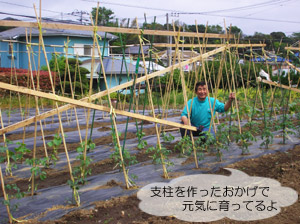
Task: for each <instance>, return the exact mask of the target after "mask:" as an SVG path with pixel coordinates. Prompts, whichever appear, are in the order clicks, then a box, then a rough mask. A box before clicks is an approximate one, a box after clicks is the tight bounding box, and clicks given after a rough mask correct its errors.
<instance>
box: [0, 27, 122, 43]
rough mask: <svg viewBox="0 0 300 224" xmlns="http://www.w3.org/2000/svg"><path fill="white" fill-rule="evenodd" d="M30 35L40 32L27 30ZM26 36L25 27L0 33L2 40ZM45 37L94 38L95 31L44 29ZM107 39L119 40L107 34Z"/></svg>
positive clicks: (102, 34)
mask: <svg viewBox="0 0 300 224" xmlns="http://www.w3.org/2000/svg"><path fill="white" fill-rule="evenodd" d="M27 32H28V35H29V34H30V33H31V36H38V35H39V30H38V29H36V28H31V29H27ZM25 35H26V32H25V27H17V28H13V29H9V30H6V31H3V32H1V33H0V39H2V40H3V39H16V38H18V37H24V36H25ZM98 35H99V36H101V37H103V38H104V37H105V33H104V32H98ZM43 36H74V37H93V31H86V30H64V29H43ZM106 38H108V39H110V40H112V39H117V36H115V35H113V34H110V33H107V35H106Z"/></svg>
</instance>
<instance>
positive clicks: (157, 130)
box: [136, 19, 169, 179]
mask: <svg viewBox="0 0 300 224" xmlns="http://www.w3.org/2000/svg"><path fill="white" fill-rule="evenodd" d="M136 22H137V19H136ZM137 29H138V30H139V25H138V23H137ZM138 37H139V42H140V49H141V54H142V59H143V65H144V69H145V77H146V83H147V89H148V99H149V102H150V105H151V111H152V114H153V118H154V119H156V116H155V110H154V106H153V102H152V93H151V88H150V82H149V78H148V72H147V68H146V62H145V55H144V51H143V45H142V38H141V34H139V35H138ZM155 132H156V137H157V145H158V148H159V154H160V159H161V163H162V167H163V172H164V177H165V178H166V179H169V175H168V171H167V168H166V166H165V161H164V160H165V156H164V155H163V153H162V150H161V142H160V135H159V129H158V126H157V123H155Z"/></svg>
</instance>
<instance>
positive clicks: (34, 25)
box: [0, 20, 234, 39]
mask: <svg viewBox="0 0 300 224" xmlns="http://www.w3.org/2000/svg"><path fill="white" fill-rule="evenodd" d="M0 26H10V27H31V28H38V27H39V25H38V23H36V22H22V21H11V20H1V21H0ZM43 28H44V29H45V28H46V29H65V30H86V31H94V29H95V28H94V27H93V26H84V25H75V24H63V23H43ZM97 31H99V32H108V33H128V34H141V31H140V30H138V29H132V28H119V27H107V26H97ZM143 34H144V35H156V36H173V35H174V32H173V31H163V30H144V31H143ZM180 35H181V36H184V37H204V36H205V37H206V38H217V39H219V38H228V37H229V38H233V37H234V35H225V34H214V33H205V34H204V33H198V34H197V33H193V32H182V33H181V34H180Z"/></svg>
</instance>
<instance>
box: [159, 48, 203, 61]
mask: <svg viewBox="0 0 300 224" xmlns="http://www.w3.org/2000/svg"><path fill="white" fill-rule="evenodd" d="M177 54H180V55H181V57H182V58H183V59H189V58H193V57H197V56H199V53H198V52H196V51H190V50H184V51H182V50H178V52H177ZM158 57H159V59H162V60H163V59H168V54H167V50H164V51H161V52H159V53H158ZM172 57H177V55H176V54H175V50H172Z"/></svg>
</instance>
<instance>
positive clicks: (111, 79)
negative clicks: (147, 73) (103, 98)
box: [93, 74, 145, 94]
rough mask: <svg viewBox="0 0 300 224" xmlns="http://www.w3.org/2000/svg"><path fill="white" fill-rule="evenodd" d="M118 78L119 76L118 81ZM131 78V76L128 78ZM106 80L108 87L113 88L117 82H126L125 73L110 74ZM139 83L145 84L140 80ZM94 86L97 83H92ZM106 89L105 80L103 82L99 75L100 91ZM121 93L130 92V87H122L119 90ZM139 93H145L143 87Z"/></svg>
mask: <svg viewBox="0 0 300 224" xmlns="http://www.w3.org/2000/svg"><path fill="white" fill-rule="evenodd" d="M119 78H121V80H120V81H119ZM130 80H131V78H130ZM106 81H107V86H108V88H109V89H110V88H113V87H115V86H118V85H119V84H123V83H126V82H128V80H127V75H126V74H117V75H115V74H110V75H107V76H106ZM141 84H145V82H141ZM94 86H95V87H96V86H97V85H93V87H94ZM104 90H106V86H105V82H104V78H103V77H101V78H100V91H104ZM120 93H121V94H130V88H127V90H126V89H124V90H123V91H122V92H120ZM140 93H145V90H144V89H141V90H140Z"/></svg>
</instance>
